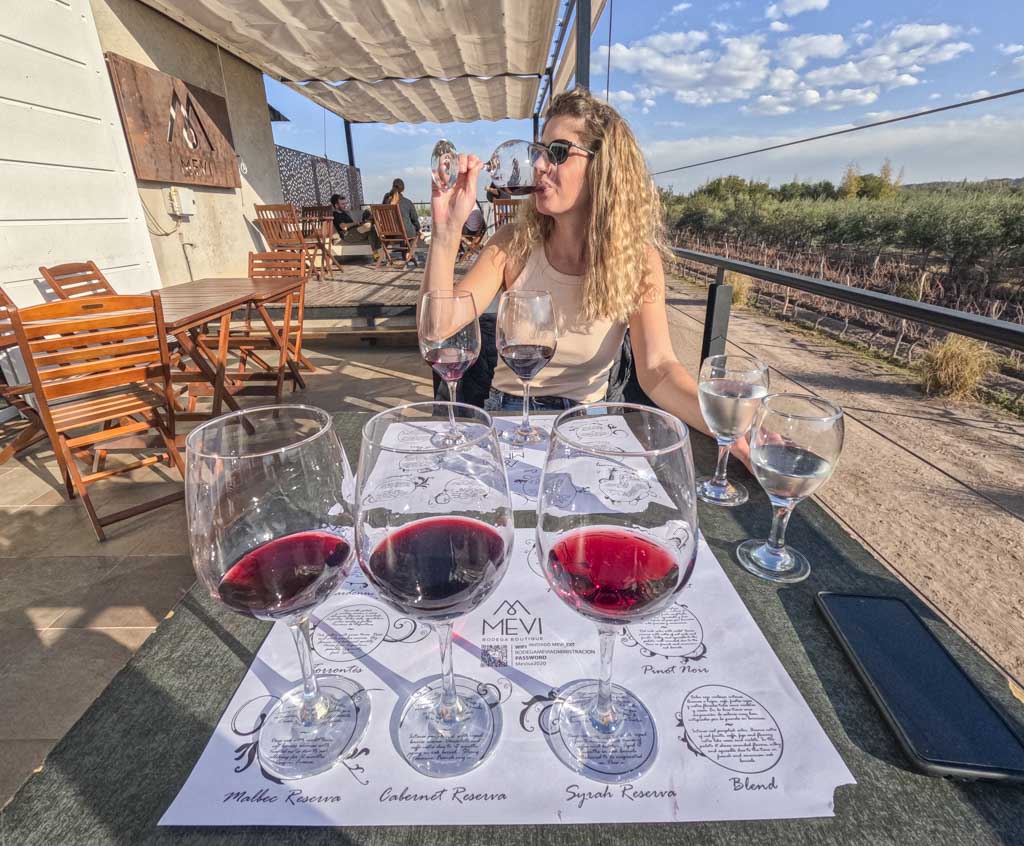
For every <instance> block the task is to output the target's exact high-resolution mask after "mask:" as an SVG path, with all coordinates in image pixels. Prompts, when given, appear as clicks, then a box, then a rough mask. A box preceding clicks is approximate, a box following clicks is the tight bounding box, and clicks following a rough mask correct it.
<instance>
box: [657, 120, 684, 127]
mask: <svg viewBox="0 0 1024 846" xmlns="http://www.w3.org/2000/svg"><path fill="white" fill-rule="evenodd" d="M654 125H655V126H667V127H670V128H672V129H682V128H683V127H684V126H686V121H685V120H656V121H655V122H654Z"/></svg>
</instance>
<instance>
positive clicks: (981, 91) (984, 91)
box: [967, 88, 992, 100]
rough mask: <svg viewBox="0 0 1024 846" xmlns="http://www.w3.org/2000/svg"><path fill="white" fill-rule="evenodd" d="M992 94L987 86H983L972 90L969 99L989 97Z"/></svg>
mask: <svg viewBox="0 0 1024 846" xmlns="http://www.w3.org/2000/svg"><path fill="white" fill-rule="evenodd" d="M991 94H992V92H991V91H989V90H988V89H987V88H981V89H979V90H977V91H972V92H971V93H970V94H968V95H967V99H968V100H977V99H979V98H980V97H988V96H990V95H991Z"/></svg>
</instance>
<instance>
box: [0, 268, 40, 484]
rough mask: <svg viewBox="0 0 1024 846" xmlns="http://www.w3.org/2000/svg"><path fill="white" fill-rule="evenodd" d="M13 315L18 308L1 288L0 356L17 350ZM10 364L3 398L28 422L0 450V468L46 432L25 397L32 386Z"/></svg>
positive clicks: (0, 388)
mask: <svg viewBox="0 0 1024 846" xmlns="http://www.w3.org/2000/svg"><path fill="white" fill-rule="evenodd" d="M12 311H17V307H16V306H15V305H14V303H13V302H11V298H10V297H8V296H7V293H6V292H5V291H4V289H3V288H0V353H4V352H6V353H7V354H8V355H10V354H11V353H12V352H13V351H14V350H16V349H17V348H18V338H17V336H16V335H15V334H14V325H13V324H12V323H11V312H12ZM8 364H9V369H8V374H7V379H6V380H0V397H2V398H3V399H5V400H6V401H7V403H8V404H9V405H12V406H14V407H15V408H16V409H17V410H18V412H19V413H20V414H21V416H22V417H24V418H25V420H27V421H28V425H27V426H26V427H25V428H24V429H22V430H21V431H20V432H19V433H18V434H17V436H16V437H15V438H14V439H13V440H12V441H11V442H10V443H9V444H7V445H6V446H5V447H4V448H3V449H2V450H0V464H6V463H7V462H8V461H9V460H10V459H11V458H13V457H14V456H15V455H17V454H18V453H19V452H21V451H22V450H23V449H27V448H28V447H30V446H32V444H34V443H37V442H38V441H41V440H43V439H44V438H45V437H46V429H45V428H44V427H43V421H42V420H40V419H39V412H38V411H36V410H35V408H33V407H32V405H31V404H30V403H29V402H28V401H27V399H26V394H28V393H30V392H31V391H32V386H31V385H29V384H28V383H27V382H26V383H23V384H22V383H21V378H19V376H18V374H17V372H16V371H15V362H14V360H13V359H9V360H8Z"/></svg>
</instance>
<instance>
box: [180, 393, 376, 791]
mask: <svg viewBox="0 0 1024 846" xmlns="http://www.w3.org/2000/svg"><path fill="white" fill-rule="evenodd" d="M185 458H186V465H187V466H186V473H185V506H186V511H187V514H188V532H189V538H190V540H191V546H192V564H193V566H194V567H195V570H196V575H197V576H198V577H199V581H200V583H201V584H202V585H203V587H205V588H206V590H207V591H208V592H209V593H210V595H211V596H212V597H213V598H214V599H215V600H217V601H218V602H220V603H222V604H224V605H226V606H227V607H228V608H230V609H231V610H233V611H237V612H238V613H240V614H246V615H248V616H251V617H256V618H257V619H260V620H281V621H283V622H285V623H287V624H288V626H289V627H290V628H291V631H292V635H293V637H294V638H295V646H296V647H297V649H298V653H299V655H298V657H299V666H300V667H301V670H302V677H303V678H302V684H301V685H299V686H298V687H296V688H295V689H293V690H291V691H288V692H284V691H276V690H271V693H272V694H274V696H280V699H279V700H275V701H276V702H277V704H276V705H275V706H274V707H273V708H270V707H269V706H268V710H267V711H266V712H265V713H264V714H263V715H262V720H263V722H262V727H261V728H260V731H259V743H258V754H259V760H260V764H261V766H262V767H263V769H264V770H266V771H268V772H269V773H270V774H271V775H273V776H275V777H276V778H282V779H291V778H302V777H304V776H309V775H314V774H315V773H320V772H324V771H325V770H329V769H330V768H331V767H333V766H335V765H336V764H338V763H340V762H341V760H342V758H343V756H344V754H345V752H346V750H348V749H349V748H350V747H351V746H352V744H354V743H355V742H356V741H358V740H359V737H360V735H361V734H362V731H363V729H365V727H366V724H367V721H368V720H369V714H370V699H369V696H368V695H367V693H366V691H365V690H364V689H363V688H362V687H361V686H360V685H358V684H357V683H355V682H354V681H352V680H351V679H348V678H340V677H336V676H323V677H321V676H317V675H315V674H314V672H313V661H312V655H311V653H310V646H309V615H310V612H311V611H312V610H313V608H314V607H316V605H318V604H319V603H320V602H321V601H322V600H323V599H325V598H326V597H327V595H328V594H330V593H331V591H332V590H334V588H335V587H336V586H337V585H338V584H339V583H340V582H341V581H342V580H343V579H344V578H345V577H346V576H347V575H348V572H349V569H350V568H351V566H352V555H351V553H352V549H353V538H352V523H353V520H352V516H351V509H350V507H349V502H350V501H351V497H352V488H353V479H352V473H351V470H350V469H349V464H348V460H347V459H346V458H345V452H344V450H343V449H342V447H341V444H340V443H339V442H338V438H337V435H335V433H334V428H333V425H332V422H331V416H330V415H329V414H328V413H327V412H326V411H323V410H322V409H319V408H311V407H309V406H302V405H284V406H264V407H262V408H254V409H251V410H246V411H239V412H236V413H234V414H229V415H226V416H224V417H218V418H217V419H216V420H211V421H210V422H208V423H205V424H204V425H202V426H200V427H199V428H197V429H195V430H193V431H192V432H191V433H190V434H189V436H188V440H187V441H186V445H185Z"/></svg>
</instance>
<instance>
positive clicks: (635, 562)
mask: <svg viewBox="0 0 1024 846" xmlns="http://www.w3.org/2000/svg"><path fill="white" fill-rule="evenodd" d="M692 570H693V560H691V561H689V562H688V563H687V565H686V571H685V572H684V573H683V576H682V578H680V576H679V562H678V561H677V559H676V556H675V555H674V554H673V553H672V552H671V551H670V550H669V549H667V548H666V547H664V546H661V545H660V544H658V543H656V542H655V541H653V540H651V539H650V538H648V537H645V536H643V535H640V534H638V533H635V532H631V531H629V530H628V529H621V528H613V527H588V528H584V529H577V530H576V531H572V532H569V533H568V534H566V535H564V536H562V537H561V538H560V539H559V540H558V541H557V542H556V543H555V544H553V545H552V547H551V550H550V552H549V553H548V568H547V572H548V573H549V581H550V582H551V586H552V588H554V590H555V593H557V594H558V596H559V598H560V599H561V600H562V601H563V602H565V603H566V604H567V605H569V606H571V607H572V608H574V609H575V610H576V611H577V612H579V613H580V614H582V615H584V616H585V617H590V618H591V619H594V620H599V621H611V622H614V621H615V620H616V619H617V618H621V619H628V620H630V621H635V620H637V619H638V618H642V617H643V616H644V612H645V611H646V610H648V609H650V610H660V609H661V608H663V607H664V604H665V600H666V596H667V595H669V594H672V593H675V592H676V591H678V590H681V589H682V588H683V586H684V585H685V584H686V583H687V582H688V581H689V579H690V573H691V571H692Z"/></svg>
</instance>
